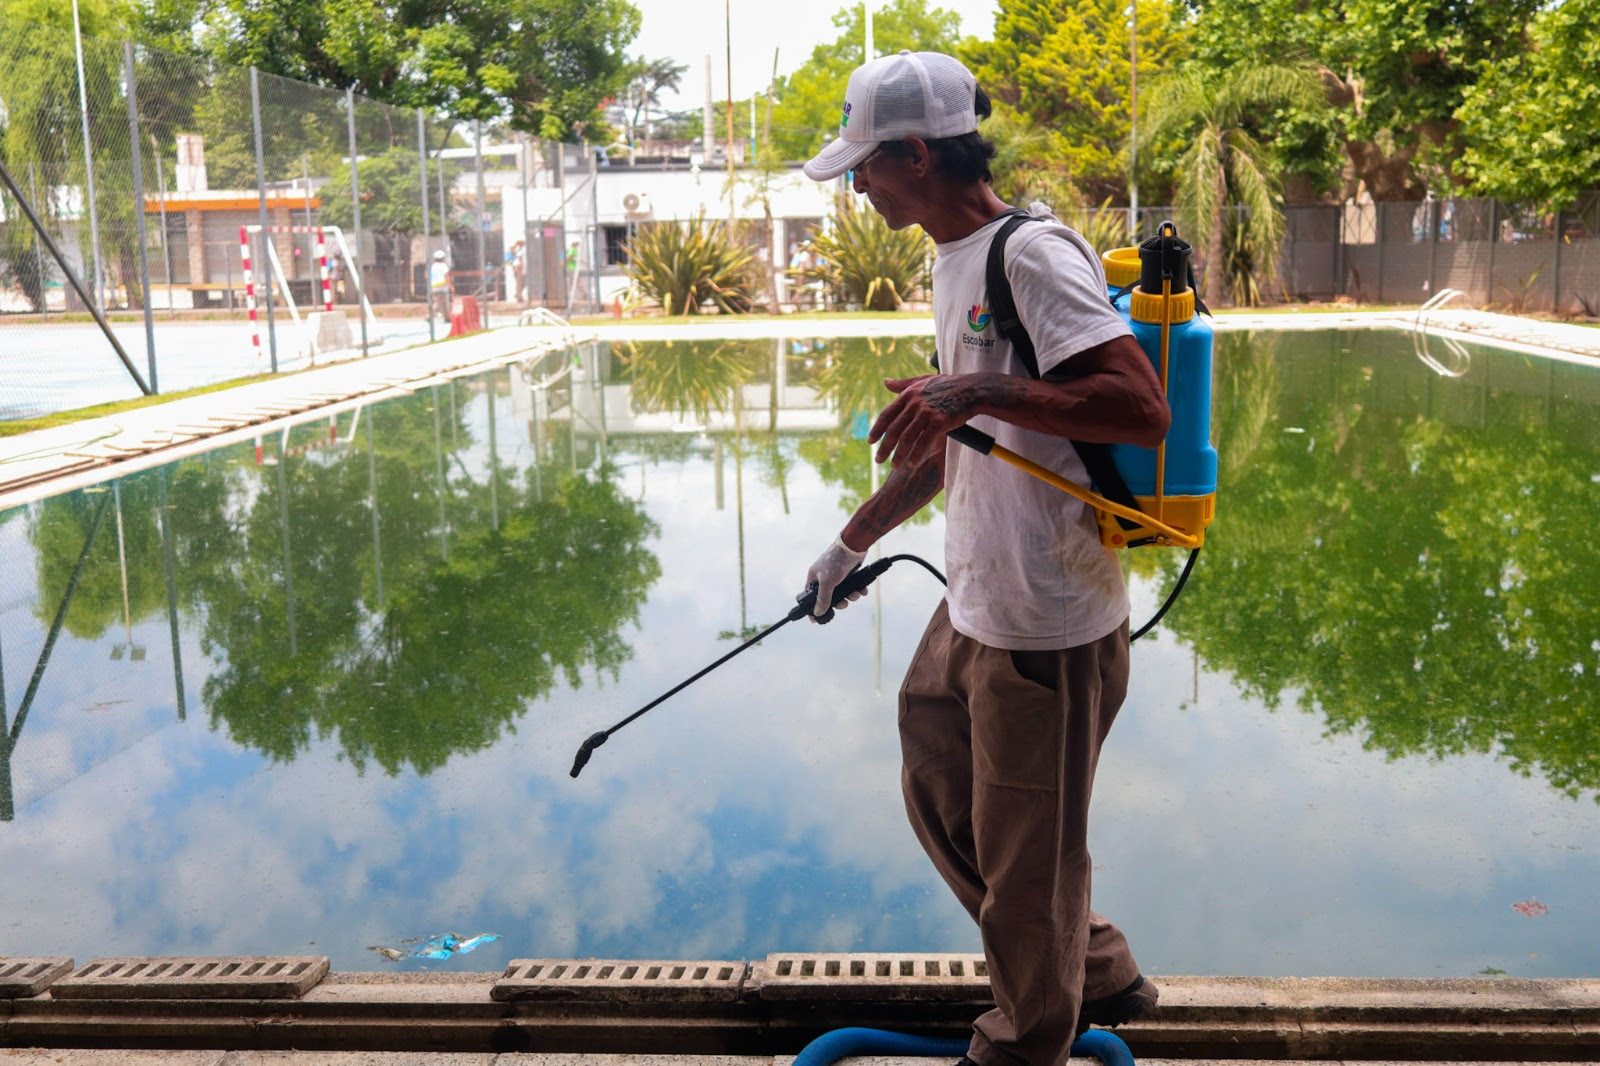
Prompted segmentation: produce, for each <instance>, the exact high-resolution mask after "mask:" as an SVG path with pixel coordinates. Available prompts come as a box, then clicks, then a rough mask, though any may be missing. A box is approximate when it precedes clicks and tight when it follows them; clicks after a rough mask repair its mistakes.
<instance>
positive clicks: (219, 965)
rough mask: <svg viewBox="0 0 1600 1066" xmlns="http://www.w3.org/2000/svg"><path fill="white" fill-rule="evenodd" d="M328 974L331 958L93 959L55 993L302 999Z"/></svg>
mask: <svg viewBox="0 0 1600 1066" xmlns="http://www.w3.org/2000/svg"><path fill="white" fill-rule="evenodd" d="M327 972H328V957H327V956H326V955H281V956H251V957H239V958H204V959H202V958H193V959H183V958H179V959H151V958H133V959H93V960H91V961H90V962H89V964H88V965H87V966H84V967H83V968H82V969H80V970H77V971H76V972H74V973H72V974H70V975H68V976H66V977H63V978H62V979H61V980H59V981H57V982H56V983H55V984H54V985H53V986H51V989H50V993H51V995H53V996H55V998H57V999H297V998H299V997H300V996H302V995H304V994H305V992H306V991H307V990H309V989H310V988H311V987H312V986H313V985H315V984H316V983H317V982H318V981H320V980H322V978H323V977H324V976H325V975H326V974H327Z"/></svg>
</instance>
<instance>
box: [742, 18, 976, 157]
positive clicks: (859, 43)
mask: <svg viewBox="0 0 1600 1066" xmlns="http://www.w3.org/2000/svg"><path fill="white" fill-rule="evenodd" d="M833 24H834V25H835V26H837V27H838V29H839V36H838V38H837V39H835V40H834V41H833V42H832V43H830V44H819V45H817V46H816V47H815V48H813V49H812V50H811V58H810V59H808V60H806V61H805V63H803V64H801V66H800V68H799V69H798V70H796V71H795V72H794V73H793V74H790V75H789V76H788V77H786V78H782V79H780V81H779V84H778V92H777V96H778V105H777V107H776V109H775V110H774V112H773V118H772V130H773V133H772V139H773V143H774V144H775V145H776V146H777V150H778V152H779V154H780V155H782V157H783V158H785V159H808V158H810V157H811V156H813V155H815V154H816V153H817V152H819V151H821V150H822V145H823V142H824V141H825V140H827V139H828V138H831V137H833V136H836V135H837V134H838V132H839V108H840V105H842V104H843V103H844V88H845V84H846V83H847V82H848V81H849V80H850V72H851V71H852V70H854V69H855V68H856V67H859V66H860V65H861V64H862V63H863V62H864V61H865V56H866V25H865V21H864V13H863V8H862V6H861V5H860V4H851V5H850V6H849V7H845V8H843V9H841V10H840V11H839V12H838V13H837V14H835V15H834V16H833ZM960 31H961V16H960V15H958V14H956V13H955V12H954V11H950V10H947V9H945V8H942V7H929V6H928V3H927V0H892V2H891V3H889V4H887V5H885V6H884V7H882V8H879V9H877V10H876V11H875V12H874V13H873V19H872V43H873V47H874V49H875V50H876V51H877V53H878V54H879V55H890V54H893V53H895V52H898V51H900V50H901V49H902V48H908V49H911V50H912V51H917V52H948V53H952V54H953V53H954V52H955V51H956V46H957V43H958V40H959V36H960Z"/></svg>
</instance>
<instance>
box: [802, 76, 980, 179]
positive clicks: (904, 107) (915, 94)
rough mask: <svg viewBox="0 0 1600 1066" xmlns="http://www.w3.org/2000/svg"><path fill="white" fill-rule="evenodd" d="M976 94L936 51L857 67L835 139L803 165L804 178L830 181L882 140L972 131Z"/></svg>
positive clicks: (969, 80) (969, 79)
mask: <svg viewBox="0 0 1600 1066" xmlns="http://www.w3.org/2000/svg"><path fill="white" fill-rule="evenodd" d="M977 92H978V80H977V79H976V78H974V77H973V76H972V73H971V72H970V71H968V70H967V68H966V67H964V66H962V65H961V61H960V60H958V59H956V58H955V57H953V56H947V55H945V54H944V53H942V52H900V53H899V54H898V55H892V56H880V57H878V58H877V59H874V60H871V61H870V62H867V63H863V64H861V66H859V67H857V68H856V69H855V70H854V71H853V72H852V73H851V75H850V82H849V84H848V85H846V86H845V90H844V112H843V113H842V114H841V115H840V117H839V136H838V137H837V138H836V139H834V140H833V141H830V142H829V143H828V145H827V146H826V147H824V148H823V149H822V151H820V152H818V153H817V154H816V157H815V158H813V159H810V160H808V161H807V162H806V165H805V173H806V177H808V178H810V179H811V180H812V181H827V180H829V179H830V178H836V177H838V176H839V175H840V174H843V173H844V172H845V171H847V170H852V169H854V168H855V166H856V164H857V163H860V162H861V161H862V160H863V159H865V158H867V156H869V155H871V154H872V150H873V149H874V148H876V147H878V145H879V144H881V143H882V142H884V141H898V140H901V139H903V138H906V137H921V138H922V139H923V140H927V141H931V140H937V139H939V138H941V137H959V136H960V135H961V134H963V133H972V132H974V131H975V130H977V128H978V114H977V112H976V111H975V110H974V106H975V103H974V102H975V100H976V97H977Z"/></svg>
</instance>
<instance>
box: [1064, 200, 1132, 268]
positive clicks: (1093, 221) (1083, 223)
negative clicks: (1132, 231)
mask: <svg viewBox="0 0 1600 1066" xmlns="http://www.w3.org/2000/svg"><path fill="white" fill-rule="evenodd" d="M1056 217H1057V218H1059V219H1061V221H1062V222H1065V223H1066V224H1067V225H1069V226H1071V227H1072V228H1073V229H1075V230H1077V231H1078V234H1079V235H1080V236H1081V237H1083V239H1084V240H1086V241H1088V242H1089V247H1091V248H1093V249H1094V250H1095V251H1097V252H1099V253H1100V254H1101V255H1104V254H1105V253H1107V252H1109V251H1110V250H1111V249H1113V248H1126V247H1127V246H1128V245H1130V244H1132V243H1134V242H1133V239H1132V238H1131V237H1129V236H1128V212H1127V211H1126V210H1125V209H1123V208H1120V207H1112V206H1111V197H1109V196H1108V197H1106V198H1105V199H1104V200H1103V201H1101V203H1100V206H1099V207H1087V206H1085V205H1084V204H1082V203H1079V202H1077V201H1073V202H1072V203H1069V204H1066V205H1064V206H1061V207H1058V208H1057V209H1056Z"/></svg>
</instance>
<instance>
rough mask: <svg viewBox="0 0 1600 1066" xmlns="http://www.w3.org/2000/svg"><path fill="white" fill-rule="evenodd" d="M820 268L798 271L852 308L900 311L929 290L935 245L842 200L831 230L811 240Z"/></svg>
mask: <svg viewBox="0 0 1600 1066" xmlns="http://www.w3.org/2000/svg"><path fill="white" fill-rule="evenodd" d="M811 254H812V255H813V256H814V257H815V258H816V263H815V265H814V266H809V267H805V268H802V269H800V270H797V271H794V272H793V273H794V274H795V276H796V277H798V278H799V279H800V280H802V281H821V282H822V283H823V284H824V285H826V286H827V287H828V288H829V289H830V290H832V291H833V292H835V293H838V294H839V295H841V296H843V297H844V299H845V300H846V301H847V302H849V303H855V304H860V305H861V306H862V307H864V308H866V309H867V310H869V311H894V310H897V309H898V308H899V307H900V305H901V304H903V303H905V302H906V301H907V300H909V299H911V298H912V297H914V296H916V295H918V294H919V293H921V292H922V291H923V290H925V289H926V288H927V287H928V257H929V256H931V255H932V254H933V242H932V241H930V240H929V239H928V236H927V234H925V233H923V232H922V229H921V228H920V227H908V228H906V229H903V230H899V231H896V230H892V229H890V228H889V226H888V224H887V223H886V222H884V221H883V216H882V215H880V214H878V212H876V211H874V210H872V209H871V208H864V207H860V206H857V204H856V200H855V197H853V196H850V195H849V194H843V195H841V196H840V197H839V198H838V199H837V200H836V201H835V206H834V211H833V217H832V219H830V224H829V226H828V228H827V230H826V231H825V232H823V233H819V234H817V235H816V236H815V237H812V238H811Z"/></svg>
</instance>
